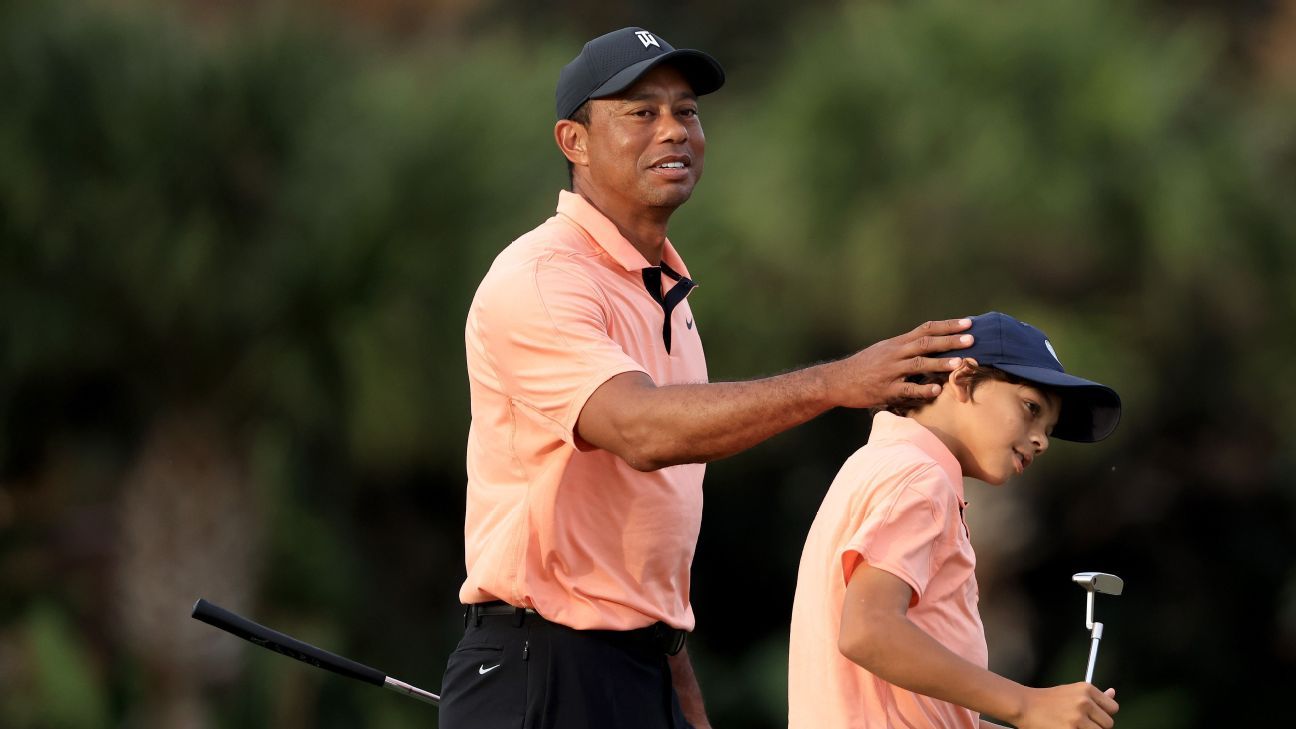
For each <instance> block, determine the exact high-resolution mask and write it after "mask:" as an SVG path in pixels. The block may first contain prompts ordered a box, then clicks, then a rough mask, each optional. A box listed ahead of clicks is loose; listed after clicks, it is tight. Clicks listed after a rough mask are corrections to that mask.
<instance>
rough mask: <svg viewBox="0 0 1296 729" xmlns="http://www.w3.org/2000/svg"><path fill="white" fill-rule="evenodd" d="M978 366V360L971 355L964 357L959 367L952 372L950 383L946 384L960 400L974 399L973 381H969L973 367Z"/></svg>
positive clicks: (956, 398)
mask: <svg viewBox="0 0 1296 729" xmlns="http://www.w3.org/2000/svg"><path fill="white" fill-rule="evenodd" d="M976 366H977V361H976V360H974V359H972V358H971V357H964V358H963V361H962V362H960V363H959V366H958V369H955V370H954V371H953V372H951V373H950V376H949V384H948V385H946V387H948V388H949V389H950V390H951V392H953V394H954V399H955V400H958V401H959V402H970V401H971V400H972V383H971V382H969V380H970V379H971V376H972V368H973V367H976Z"/></svg>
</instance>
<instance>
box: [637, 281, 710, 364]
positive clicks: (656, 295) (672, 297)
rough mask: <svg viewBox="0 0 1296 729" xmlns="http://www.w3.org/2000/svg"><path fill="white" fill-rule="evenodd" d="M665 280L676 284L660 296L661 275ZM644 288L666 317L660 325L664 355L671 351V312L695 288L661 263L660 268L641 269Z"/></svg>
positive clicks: (690, 282)
mask: <svg viewBox="0 0 1296 729" xmlns="http://www.w3.org/2000/svg"><path fill="white" fill-rule="evenodd" d="M663 273H664V274H666V276H667V278H670V279H673V280H675V281H676V282H677V283H676V284H675V285H674V286H672V287H671V290H670V291H667V292H666V295H665V296H662V274H663ZM643 280H644V288H646V289H648V294H649V295H650V296H652V297H653V301H656V302H657V303H658V304H661V308H662V311H663V312H664V313H665V315H666V321H664V322H663V323H662V343H663V344H665V345H666V354H670V350H671V312H672V311H674V310H675V307H676V306H678V305H679V302H681V301H683V300H684V297H685V296H688V294H689V291H692V290H693V287H694V286H697V284H696V283H694V282H693V281H692V280H691V279H689V278H688V277H687V276H681V275H680V274H678V273H676V272H675V271H672V270H671V267H670V266H667V265H666V263H665V262H664V261H663V262H662V264H661V265H660V266H649V267H648V268H645V269H643Z"/></svg>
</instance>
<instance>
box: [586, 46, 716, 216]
mask: <svg viewBox="0 0 1296 729" xmlns="http://www.w3.org/2000/svg"><path fill="white" fill-rule="evenodd" d="M589 103H590V123H589V127H588V131H589V137H588V146H587V150H588V162H589V168H588V178H587V179H588V182H589V184H592V185H593V186H594V187H596V188H598V189H599V191H600V192H601V193H602V194H603V195H605V196H608V197H614V198H619V199H621V200H622V201H623V202H624V203H626V204H627V205H628V206H630V207H665V208H671V209H674V208H677V207H679V206H680V205H683V204H684V202H685V201H687V200H688V199H689V196H690V195H692V194H693V186H694V185H696V184H697V181H698V180H699V179H701V177H702V161H703V157H704V156H705V154H706V137H705V136H704V135H703V133H702V122H701V120H700V119H699V118H698V106H697V97H696V96H695V95H694V94H693V90H692V88H691V87H690V86H689V84H688V82H687V81H685V80H684V76H683V75H682V74H680V72H679V71H678V70H676V69H675V68H673V67H672V66H670V65H662V66H658V67H657V68H654V69H652V70H651V71H649V72H648V73H646V74H644V75H643V76H642V77H641V78H640V79H639V80H638V81H637V82H636V83H635V84H634V85H633V86H631V87H630V88H628V89H626V91H625V92H624V93H622V94H620V95H618V96H617V97H616V98H611V99H595V100H592V101H590V102H589Z"/></svg>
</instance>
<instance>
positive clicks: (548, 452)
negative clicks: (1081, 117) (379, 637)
mask: <svg viewBox="0 0 1296 729" xmlns="http://www.w3.org/2000/svg"><path fill="white" fill-rule="evenodd" d="M723 83H724V72H723V70H722V69H721V67H720V65H719V64H718V63H717V62H716V61H715V60H714V59H712V58H711V57H710V56H708V55H707V54H705V53H701V52H699V51H694V50H675V49H674V48H672V47H671V46H670V44H668V43H667V42H666V41H665V40H662V39H661V38H660V37H659V36H657V35H655V34H653V33H650V32H648V31H645V30H642V29H639V28H624V29H622V30H618V31H615V32H613V33H609V34H607V35H604V36H601V37H599V38H596V39H594V40H592V41H590V42H589V43H587V44H586V45H585V47H584V49H582V51H581V53H580V55H578V56H577V57H576V58H575V59H574V60H573V61H572V62H571V63H569V64H568V65H567V66H566V67H565V68H563V70H562V73H561V74H560V76H559V79H558V87H557V93H556V97H557V113H558V114H557V115H558V121H557V123H556V124H555V126H554V137H555V140H556V142H557V144H558V147H559V149H560V150H561V151H562V153H563V154H564V155H565V156H566V158H567V160H568V162H569V165H570V169H571V177H572V191H571V192H566V191H564V192H562V193H560V195H559V199H558V212H557V215H555V216H554V217H553V218H550V219H549V220H548V221H546V222H545V223H543V224H542V225H540V226H539V227H538V228H536V229H535V230H533V231H531V232H530V233H527V234H526V235H524V236H522V237H521V238H519V239H518V240H516V241H514V242H513V243H512V244H511V245H510V246H509V247H508V248H506V249H505V250H504V251H503V252H502V253H501V254H500V256H499V257H498V258H497V259H496V260H495V262H494V264H493V265H492V267H491V270H490V271H489V272H488V273H487V275H486V277H485V279H484V280H483V281H482V284H481V286H480V288H479V289H478V291H477V295H476V297H475V298H474V300H473V303H472V307H471V309H470V311H469V314H468V322H467V327H466V332H465V341H466V346H467V359H468V374H469V383H470V388H471V395H472V418H473V420H472V426H471V429H470V432H469V438H468V455H467V470H468V504H467V518H466V526H465V552H466V561H467V568H468V577H467V580H466V581H465V582H464V585H463V587H462V589H461V591H460V599H461V601H462V602H463V603H464V604H465V605H467V610H466V616H465V634H464V638H463V640H462V641H461V642H460V644H459V648H458V649H457V650H456V651H455V652H454V654H453V655H452V656H451V657H450V660H449V663H448V665H447V668H446V674H445V679H444V681H443V684H442V691H443V695H444V700H443V703H442V704H441V713H440V719H441V724H440V725H441V726H442V727H443V729H461V728H464V727H474V728H476V729H481V728H488V729H489V728H491V727H503V726H509V727H518V726H524V727H528V729H529V728H531V727H561V728H562V729H582V728H584V727H588V728H590V729H605V728H607V727H618V728H619V729H625V728H631V729H634V728H636V727H644V728H645V729H648V728H652V729H658V728H666V727H671V728H673V729H682V728H683V727H687V726H690V725H691V726H693V727H695V728H696V729H706V728H707V727H709V726H710V724H709V722H708V721H707V718H706V713H705V711H704V709H703V705H702V700H701V695H700V692H699V690H698V687H697V682H696V680H695V679H694V677H693V672H692V669H691V667H690V665H689V661H688V653H687V651H685V650H682V646H683V637H684V633H685V632H686V631H690V630H692V629H693V626H694V618H693V611H692V607H691V605H690V604H689V570H690V566H691V563H692V559H693V553H694V549H695V547H696V544H697V536H698V529H699V526H700V524H701V511H702V476H703V471H704V468H705V467H704V466H703V465H702V464H704V463H706V462H707V461H710V460H713V459H716V458H722V457H725V456H728V455H732V454H734V453H737V452H739V451H741V450H744V449H746V448H749V447H751V446H753V445H755V444H757V443H759V442H761V441H763V440H765V439H766V438H769V437H770V436H773V435H775V434H777V433H780V432H782V431H784V430H787V429H788V428H791V427H793V426H795V425H798V424H800V423H803V422H805V421H807V420H809V419H811V418H813V417H815V416H817V415H819V414H820V413H823V412H824V411H826V410H828V409H830V408H833V407H853V408H863V407H872V406H877V405H881V404H884V403H885V402H887V401H889V400H892V399H895V398H898V397H901V396H905V397H922V396H926V397H934V396H935V395H936V394H937V393H938V392H939V390H940V388H939V386H919V385H915V384H913V383H907V382H905V381H904V380H905V378H906V377H908V376H910V375H914V374H920V373H923V372H941V371H949V370H951V369H953V368H954V366H955V365H957V362H958V360H957V359H948V358H947V359H942V360H931V359H927V358H925V357H923V356H922V355H924V354H926V353H929V352H939V351H945V350H950V349H954V348H958V347H962V346H966V345H967V344H970V343H971V338H970V337H968V336H966V335H963V336H956V333H957V332H959V331H961V330H962V329H964V328H966V327H967V326H968V322H967V321H961V322H941V323H931V322H929V323H928V324H925V325H923V326H921V327H919V328H918V329H916V330H914V331H913V332H910V333H909V334H906V335H903V336H901V337H897V338H895V339H891V340H887V341H884V342H881V343H879V344H876V345H873V346H872V347H869V348H868V349H866V350H863V351H862V352H859V353H857V354H855V355H854V356H852V357H849V358H847V359H844V360H841V361H838V362H831V363H827V364H823V365H818V366H815V367H809V368H806V369H803V370H799V371H796V372H791V373H788V374H785V375H780V376H778V377H771V378H767V379H763V380H756V381H751V382H733V383H714V384H709V383H707V372H706V363H705V360H704V358H703V353H702V344H701V340H700V338H699V335H698V327H697V325H696V323H695V322H694V319H693V314H692V311H691V310H690V308H689V305H688V302H687V300H686V297H687V296H688V294H689V293H690V292H691V291H692V289H693V285H694V284H693V281H692V280H691V279H690V277H689V271H688V268H687V267H686V266H685V265H684V261H683V259H682V258H681V257H680V255H679V253H678V252H677V251H676V250H675V248H674V246H672V245H671V243H670V241H669V240H667V238H666V226H667V222H668V221H669V219H670V216H671V214H672V213H673V212H674V211H675V209H676V208H678V207H679V206H680V205H683V204H684V203H685V202H686V201H687V200H688V199H689V196H690V195H691V194H692V192H693V187H694V185H696V183H697V181H698V179H699V178H700V177H701V175H702V168H703V161H704V158H705V152H706V140H705V137H704V135H703V132H702V124H701V121H700V119H699V117H698V97H699V96H702V95H704V94H707V93H710V92H712V91H715V90H716V89H718V88H720V86H721V85H723Z"/></svg>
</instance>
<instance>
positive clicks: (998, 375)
mask: <svg viewBox="0 0 1296 729" xmlns="http://www.w3.org/2000/svg"><path fill="white" fill-rule="evenodd" d="M949 376H950V373H948V372H925V373H923V374H921V375H914V376H912V377H910V378H908V379H907V380H905V381H906V382H912V383H914V384H917V385H940V386H942V387H944V386H945V384H946V383H948V382H949ZM987 380H998V381H1000V382H1007V383H1008V384H1010V385H1030V386H1031V387H1038V388H1040V389H1041V390H1048V389H1049V388H1047V387H1044V386H1043V385H1038V384H1036V383H1034V382H1031V381H1029V380H1025V379H1022V378H1021V377H1018V376H1016V375H1010V374H1008V373H1007V372H1004V371H1003V370H1001V369H999V368H998V367H986V366H983V365H974V364H969V365H968V374H967V377H966V379H965V380H964V382H966V383H967V386H968V394H972V393H973V392H975V391H976V387H977V385H979V384H981V383H982V382H985V381H987ZM930 404H932V400H929V399H927V398H921V397H909V398H902V399H900V400H895V401H893V402H890V403H887V406H886V407H885V408H882V409H883V410H885V411H886V412H888V413H894V414H896V415H909V414H910V413H916V412H918V411H919V410H922V409H923V408H924V407H926V406H928V405H930Z"/></svg>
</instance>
